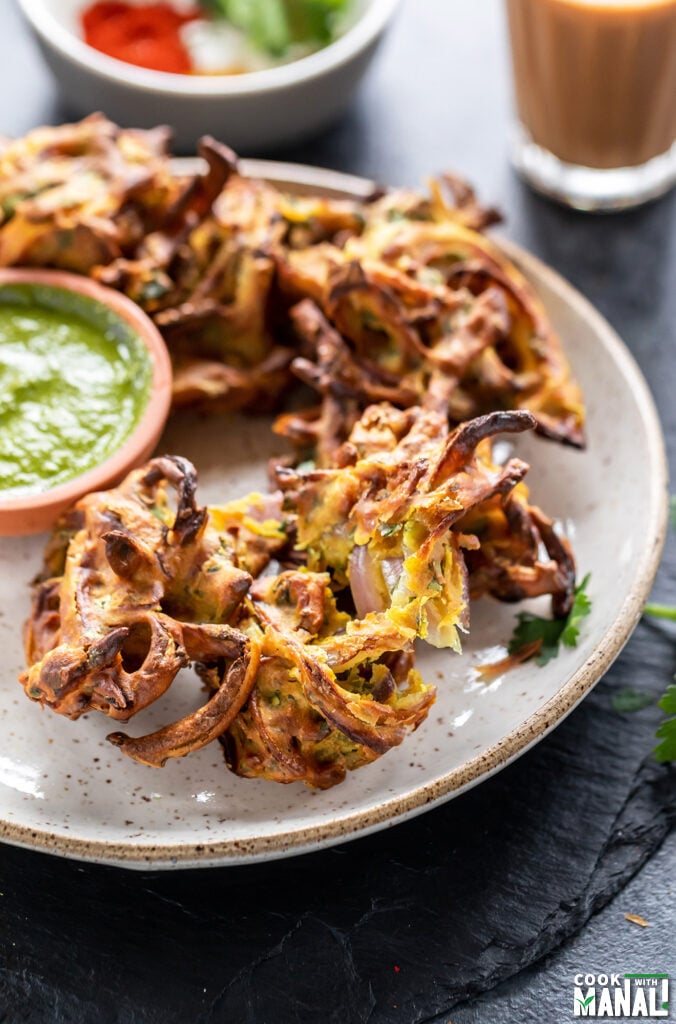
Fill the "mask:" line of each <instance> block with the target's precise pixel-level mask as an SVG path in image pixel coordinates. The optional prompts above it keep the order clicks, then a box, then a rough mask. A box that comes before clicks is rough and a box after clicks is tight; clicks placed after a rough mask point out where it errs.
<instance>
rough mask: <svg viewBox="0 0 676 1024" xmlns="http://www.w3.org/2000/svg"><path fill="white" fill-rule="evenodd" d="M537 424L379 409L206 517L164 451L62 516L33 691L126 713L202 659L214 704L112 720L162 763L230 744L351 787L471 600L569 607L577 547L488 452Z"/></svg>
mask: <svg viewBox="0 0 676 1024" xmlns="http://www.w3.org/2000/svg"><path fill="white" fill-rule="evenodd" d="M532 427H533V418H532V417H531V416H530V415H529V414H528V413H526V412H502V413H492V414H490V415H487V416H483V417H479V418H478V419H476V420H473V421H471V422H469V423H467V424H465V425H463V426H462V427H459V428H457V429H456V430H454V431H452V432H450V433H449V431H448V426H447V419H446V417H445V416H444V415H443V414H441V413H439V412H433V411H430V410H423V409H421V408H419V407H415V408H412V409H408V410H405V411H401V410H397V409H395V408H394V407H392V406H390V405H387V404H381V405H375V406H371V407H369V408H368V409H367V411H366V412H365V413H364V415H363V416H362V417H361V419H360V420H359V421H358V422H357V423H356V424H355V426H354V427H353V429H352V431H351V432H350V435H349V437H348V438H347V440H346V441H345V442H344V443H343V444H342V445H341V446H340V448H337V449H336V450H335V455H334V459H333V463H334V464H333V465H331V466H327V467H325V468H323V469H307V470H306V471H302V470H301V469H300V468H296V469H293V468H288V467H284V466H278V467H277V468H276V476H277V481H278V483H279V485H280V490H279V491H277V492H275V493H273V494H270V495H266V496H264V495H257V494H252V495H249V496H248V497H246V498H243V499H241V500H239V501H234V502H231V503H230V504H228V505H225V506H215V507H212V508H209V509H206V508H203V507H200V506H199V505H198V504H197V501H196V494H195V489H196V474H195V470H194V468H193V467H192V465H191V464H190V463H189V462H187V461H186V460H184V459H181V458H175V457H168V456H166V457H163V458H159V459H154V460H152V461H151V462H149V463H148V464H147V465H146V466H145V467H143V468H142V469H140V470H136V471H135V472H133V473H131V474H130V475H129V476H128V477H127V479H126V480H125V481H124V482H123V483H122V484H121V485H120V486H119V487H118V488H115V489H113V490H111V491H108V492H102V493H99V494H90V495H88V496H87V497H85V498H83V499H82V500H81V501H80V502H79V503H78V504H77V505H76V506H75V507H74V509H72V510H71V511H70V512H69V513H68V514H67V515H66V516H65V517H64V519H63V520H62V521H61V523H60V524H59V526H58V527H57V529H56V531H55V533H54V536H53V538H52V541H51V542H50V544H49V546H48V549H47V552H46V559H45V569H44V572H43V575H42V577H41V579H40V580H39V581H38V582H37V583H36V586H35V591H34V598H33V611H32V616H31V618H30V620H29V622H28V624H27V627H26V636H25V640H26V654H27V661H28V664H29V668H28V669H27V671H26V672H25V673H24V674H23V676H22V678H21V682H22V684H23V686H24V688H25V691H26V693H27V694H28V696H29V697H30V698H31V699H32V700H36V701H39V702H40V703H42V704H43V705H46V706H48V707H50V708H51V709H52V710H53V711H56V712H57V713H59V714H64V715H67V716H69V717H71V718H77V717H78V716H79V715H81V714H82V713H83V712H86V711H89V710H96V711H101V712H103V713H104V714H107V715H109V716H110V717H111V718H114V719H117V720H120V721H126V720H128V719H129V718H130V717H132V716H133V715H135V714H136V713H137V712H138V711H140V710H142V709H143V708H145V707H147V706H148V705H149V704H150V703H152V702H153V701H155V700H157V699H158V698H159V697H161V696H162V694H163V693H164V692H165V691H166V690H167V688H168V687H169V686H170V685H171V683H172V681H173V680H174V678H175V677H176V675H177V673H178V672H179V670H180V669H181V668H183V667H184V666H186V665H188V664H193V665H194V666H195V668H196V670H197V672H198V674H199V675H200V676H201V678H202V680H203V681H204V683H205V684H206V686H207V687H208V690H209V692H210V696H209V698H208V700H207V701H206V702H205V704H204V706H203V707H200V708H199V709H198V710H196V711H194V712H193V713H191V714H189V715H187V716H185V717H184V718H182V719H180V720H179V721H177V722H173V723H171V724H169V725H166V726H164V727H163V728H161V729H159V730H157V731H156V732H153V733H151V734H149V735H145V736H140V737H135V738H134V737H130V736H128V735H126V734H125V733H121V732H115V733H112V734H111V735H110V737H109V739H110V740H111V742H112V743H114V744H115V745H116V746H118V747H119V749H120V750H121V751H122V752H123V753H124V754H126V755H127V756H129V757H131V758H133V759H135V760H137V761H140V762H142V763H144V764H147V765H153V766H160V765H162V764H163V763H164V762H165V761H166V760H167V759H168V758H172V757H181V756H183V755H185V754H187V753H189V752H190V751H192V750H196V749H198V748H200V747H202V746H204V745H205V744H207V743H209V742H211V741H212V740H213V739H215V738H219V737H220V738H221V739H222V741H223V743H224V745H225V747H226V752H227V761H228V764H229V765H230V767H231V768H232V770H233V771H235V772H237V773H238V774H241V775H244V776H247V777H258V778H270V779H274V780H276V781H280V782H291V781H297V780H301V779H302V780H303V781H305V782H306V783H307V784H308V785H310V786H314V787H319V788H324V787H326V786H330V785H333V784H334V783H336V782H339V781H340V780H341V779H342V778H343V777H344V775H345V772H346V771H347V770H349V769H352V768H356V767H358V766H360V765H362V764H366V763H368V762H370V761H372V760H373V759H374V758H376V757H378V756H380V755H382V754H383V753H385V752H386V751H387V750H389V749H390V748H391V747H393V746H396V745H398V744H399V743H400V742H401V741H402V740H403V739H404V737H405V736H406V734H407V732H408V731H410V730H411V729H414V728H416V727H417V726H418V725H419V724H420V722H421V721H422V720H423V719H424V718H425V716H426V714H427V712H428V710H429V707H430V705H431V703H432V701H433V700H434V689H433V688H432V687H429V686H426V685H425V684H424V683H423V682H422V681H421V679H420V678H419V676H418V674H417V673H416V672H415V670H414V669H413V642H414V640H415V639H416V638H423V639H426V640H427V641H428V642H431V643H433V644H435V645H437V646H444V647H454V648H456V649H457V648H458V647H459V641H458V630H459V629H460V630H466V629H467V628H468V625H469V618H468V612H469V598H470V595H472V596H478V595H479V594H482V593H491V594H494V595H495V596H497V597H500V598H502V599H503V600H515V599H517V597H520V596H531V595H533V594H542V593H548V594H551V595H552V597H553V601H554V611H555V613H557V614H565V613H566V610H567V608H568V606H569V601H570V593H571V590H572V586H573V584H574V566H573V562H572V558H571V556H570V553H569V551H568V548H567V545H566V544H565V542H564V541H563V540H561V539H560V538H559V537H558V535H557V534H556V533H555V531H554V529H553V527H552V524H551V522H550V520H548V519H547V517H546V516H544V515H543V513H541V512H540V511H539V510H538V509H534V508H531V507H530V506H529V505H528V503H527V498H526V492H525V488H524V487H523V484H522V483H520V481H521V480H522V477H523V475H524V473H525V472H526V470H527V466H526V465H525V464H524V463H523V462H521V461H520V460H518V459H516V458H514V459H510V460H509V461H508V462H506V463H505V464H504V465H502V466H499V465H497V464H495V463H494V462H493V461H492V458H491V451H490V441H491V438H492V437H493V436H494V435H495V434H496V433H498V432H501V431H507V432H519V431H523V430H528V429H531V428H532ZM172 495H175V501H174V502H172ZM543 551H546V553H547V558H546V559H544V560H543V559H542V552H543Z"/></svg>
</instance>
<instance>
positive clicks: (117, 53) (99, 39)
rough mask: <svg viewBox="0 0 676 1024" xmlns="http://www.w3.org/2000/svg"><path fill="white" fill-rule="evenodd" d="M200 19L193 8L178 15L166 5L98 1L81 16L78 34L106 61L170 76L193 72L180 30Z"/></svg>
mask: <svg viewBox="0 0 676 1024" xmlns="http://www.w3.org/2000/svg"><path fill="white" fill-rule="evenodd" d="M203 17H204V12H203V11H200V10H199V9H198V8H197V7H195V8H194V9H191V10H189V11H188V12H182V11H178V10H176V8H175V7H173V6H172V5H171V4H169V3H147V4H129V3H122V2H117V0H98V2H96V3H93V4H91V5H90V6H89V7H87V8H86V9H85V10H84V12H83V14H82V31H83V35H84V40H85V42H86V43H87V44H88V46H92V47H93V48H94V49H95V50H99V51H100V52H101V53H105V54H106V55H107V56H108V57H115V58H116V59H117V60H122V61H125V62H126V63H127V64H136V65H137V66H138V67H142V68H149V69H150V70H151V71H166V72H169V73H170V74H177V75H189V74H191V73H192V71H193V67H192V62H191V59H190V54H189V53H188V50H187V48H186V46H185V44H184V43H183V40H182V38H181V29H182V28H183V26H184V25H187V24H188V23H189V22H191V21H195V20H198V19H201V18H203Z"/></svg>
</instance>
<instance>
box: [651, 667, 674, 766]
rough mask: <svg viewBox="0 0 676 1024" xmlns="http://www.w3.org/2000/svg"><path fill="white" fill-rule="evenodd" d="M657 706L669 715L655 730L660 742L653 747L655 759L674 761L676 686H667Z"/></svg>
mask: <svg viewBox="0 0 676 1024" xmlns="http://www.w3.org/2000/svg"><path fill="white" fill-rule="evenodd" d="M658 706H659V707H661V708H662V710H663V711H666V713H667V715H670V716H671V717H669V718H665V719H664V721H663V722H662V723H661V724H660V726H659V728H658V730H657V733H656V735H657V739H658V740H661V741H662V742H661V743H659V744H658V745H657V747H655V760H656V761H676V686H674V685H673V684H672V685H671V686H668V687H667V692H666V693H665V694H664V696H663V697H662V699H661V700H660V701H659V704H658Z"/></svg>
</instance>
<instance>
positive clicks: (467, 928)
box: [0, 0, 676, 1024]
mask: <svg viewBox="0 0 676 1024" xmlns="http://www.w3.org/2000/svg"><path fill="white" fill-rule="evenodd" d="M508 111H509V89H508V76H507V69H506V47H505V38H504V24H503V18H502V9H501V6H500V3H499V0H480V2H471V0H405V2H404V4H403V10H402V12H401V17H400V19H399V21H398V23H397V24H396V26H395V27H394V29H393V30H392V33H391V35H390V38H389V39H388V41H387V43H386V46H385V48H384V49H383V51H382V53H381V55H380V57H379V60H378V63H377V66H376V67H375V68H374V70H373V72H372V73H371V75H370V77H369V79H368V81H367V83H366V84H365V87H364V89H363V90H362V92H361V95H360V98H359V100H358V101H357V103H356V105H355V106H354V107H353V108H352V110H351V112H350V113H349V114H348V116H347V117H346V118H345V119H344V120H343V121H342V122H341V123H340V124H339V125H338V126H336V127H335V128H334V129H333V130H331V131H330V132H327V133H326V134H325V135H323V136H322V137H321V138H320V139H318V140H315V141H314V142H312V143H307V144H305V145H304V146H302V147H299V148H297V149H295V150H293V151H287V152H284V153H279V152H278V153H275V154H272V155H274V156H279V157H282V158H285V159H295V160H299V161H304V162H308V163H310V162H312V163H319V164H323V165H325V166H333V167H337V168H339V169H344V170H349V171H352V172H355V173H363V174H367V175H369V176H372V177H376V178H379V179H381V180H383V181H385V182H388V183H392V184H409V185H413V184H418V183H421V182H422V181H423V180H424V178H425V176H427V175H429V174H431V173H434V172H435V171H438V170H441V169H444V168H453V169H454V170H457V171H458V172H460V173H462V174H464V175H465V176H466V177H468V178H469V179H470V180H472V181H473V182H474V183H475V184H477V185H478V186H479V189H480V192H481V194H482V196H483V197H485V198H486V200H488V201H490V202H497V203H499V204H500V205H501V206H502V208H503V209H504V210H506V211H508V213H509V219H508V223H507V226H506V228H504V229H503V230H504V231H505V232H506V234H507V235H508V236H509V237H511V238H514V239H515V240H516V241H518V242H520V243H521V244H524V245H525V246H526V247H528V248H530V249H531V250H532V251H534V252H536V253H537V254H538V255H540V256H541V257H543V258H544V259H545V260H546V261H547V262H549V263H550V264H551V265H552V266H554V267H555V268H556V269H558V270H559V271H560V272H561V273H563V274H564V276H566V277H568V278H569V279H570V280H571V281H572V282H573V283H574V284H575V285H576V286H577V287H578V288H580V290H581V291H583V292H584V293H585V294H586V295H588V296H589V298H590V299H591V300H592V301H593V302H594V303H595V304H596V305H597V306H598V307H599V308H600V309H601V311H602V312H603V313H604V314H605V315H606V316H607V317H608V319H609V320H610V321H611V322H612V323H613V324H614V325H615V326H616V327H617V328H618V330H619V331H620V333H621V334H622V336H623V337H624V339H625V340H626V342H627V344H628V345H629V347H630V348H631V349H632V351H633V352H634V354H635V355H636V357H637V359H638V361H639V363H640V364H641V366H642V368H643V370H644V372H645V374H646V376H647V378H648V381H649V383H650V385H651V387H652V389H653V392H654V394H655V397H656V400H657V403H658V406H659V409H660V412H661V415H662V419H663V424H664V429H665V433H666V436H667V441H668V443H669V444H670V449H671V456H672V465H673V457H674V453H675V451H676V449H675V448H674V442H675V441H676V404H675V403H674V399H673V395H674V385H675V384H676V355H675V351H674V348H675V343H676V330H675V329H674V323H676V298H675V290H676V289H675V287H674V285H675V284H676V256H675V254H674V229H675V227H676V196H675V195H673V194H672V195H671V196H670V197H667V198H666V199H663V200H661V201H660V202H658V203H655V204H653V205H651V206H648V207H645V208H643V209H641V210H638V211H635V212H631V213H626V214H623V215H618V216H606V217H594V218H592V217H587V216H584V215H581V214H576V213H573V212H570V211H566V210H563V209H560V208H558V207H556V206H554V205H552V204H550V203H548V202H546V201H545V200H542V199H540V198H538V197H536V196H534V195H532V194H531V193H530V192H529V191H528V189H526V188H525V187H524V186H523V185H522V184H521V183H520V182H518V181H517V180H516V179H515V178H514V176H513V175H512V173H511V172H510V170H509V168H508V165H507V161H506V130H507V123H508V116H509V115H508ZM65 116H66V112H64V111H62V110H61V109H60V107H59V105H58V102H57V100H56V97H55V93H54V89H53V85H52V83H51V80H50V79H49V77H48V75H47V73H46V72H45V71H44V69H43V67H42V65H41V63H40V61H39V59H38V57H37V54H36V52H35V51H34V49H33V47H32V45H31V44H30V42H29V41H28V39H27V36H26V33H25V30H24V29H23V27H22V25H21V23H20V20H19V17H18V15H17V12H16V10H15V7H14V4H13V0H3V2H2V4H1V5H0V132H2V133H5V134H16V133H21V132H23V131H25V130H27V129H28V128H30V127H32V126H34V125H35V124H38V123H42V122H49V121H52V122H58V121H59V120H63V119H64V117H65ZM251 155H254V154H251ZM610 514H612V503H609V515H610ZM637 528H638V529H640V523H637ZM656 596H657V597H658V598H660V599H662V600H669V599H671V600H675V601H676V546H675V544H674V542H673V541H671V542H670V543H669V544H668V545H667V551H666V553H665V559H664V562H663V566H662V569H661V571H660V575H659V577H658V582H657V585H656ZM675 671H676V634H675V633H674V632H673V631H670V629H669V628H668V627H665V626H661V625H659V626H658V625H655V624H652V623H642V624H641V625H640V626H639V628H638V629H637V631H636V633H635V634H634V636H633V638H632V639H631V641H630V642H629V644H628V645H627V647H626V649H625V651H624V652H623V654H622V655H621V656H620V658H619V659H618V661H617V662H616V663H615V665H614V666H613V668H612V669H611V671H610V672H609V673H608V675H607V676H606V678H605V679H604V680H603V681H602V682H601V683H600V684H599V685H598V687H597V688H596V689H595V691H594V692H593V693H592V694H591V695H590V696H589V697H588V698H587V699H586V700H585V701H584V702H583V704H582V705H581V706H580V707H579V708H578V709H577V710H576V711H575V712H574V713H573V714H572V715H571V716H570V717H569V718H568V719H567V720H566V721H565V722H564V723H563V724H562V725H561V726H560V727H559V728H558V729H557V730H556V731H555V732H554V733H553V734H552V735H551V736H550V737H548V738H547V739H546V740H544V741H543V742H542V743H541V744H540V745H539V746H538V747H536V748H535V749H534V750H532V751H531V752H530V753H528V754H526V755H525V756H524V757H522V758H521V759H520V760H519V761H518V762H517V763H515V764H514V765H512V766H511V767H510V768H508V769H506V770H505V771H503V772H502V773H501V774H499V775H498V776H496V777H494V778H493V779H491V780H489V781H488V782H486V783H484V784H483V785H481V786H480V787H478V788H477V789H475V790H473V791H472V792H470V793H468V794H466V795H465V796H463V797H461V798H459V799H457V800H455V801H453V802H451V803H449V804H447V805H445V806H444V807H441V808H439V809H436V810H434V811H431V812H429V813H428V814H426V815H424V816H422V817H420V818H418V819H416V820H414V821H411V822H408V823H406V824H403V825H400V826H397V827H396V828H393V829H390V830H387V831H384V832H381V833H379V834H377V835H374V836H371V837H367V838H364V839H361V840H358V841H355V842H353V843H349V844H346V845H343V846H339V847H336V848H334V849H332V850H328V851H324V852H321V853H318V854H312V855H307V856H304V857H300V858H295V859H291V860H288V861H284V862H275V863H270V864H267V865H255V866H250V867H243V868H228V869H220V870H202V871H190V872H173V873H152V872H143V873H140V874H137V873H128V872H124V871H120V870H116V869H112V868H104V867H97V866H93V865H82V864H77V863H74V862H68V861H64V860H60V859H57V858H51V857H48V856H45V855H42V854H36V853H29V852H27V851H24V850H19V849H14V848H11V847H8V846H3V847H0V1024H5V1022H6V1024H19V1022H30V1024H46V1022H58V1024H61V1022H64V1024H65V1022H71V1021H72V1022H77V1024H89V1022H92V1024H94V1022H96V1024H99V1022H103V1024H107V1022H111V1024H112V1022H115V1024H128V1022H129V1024H132V1022H133V1024H136V1022H139V1024H155V1022H157V1024H174V1022H179V1021H180V1022H181V1024H192V1022H195V1024H286V1022H289V1024H333V1022H335V1024H361V1022H369V1024H423V1022H428V1024H442V1022H444V1024H446V1022H449V1021H450V1020H451V1019H452V1021H453V1022H454V1024H474V1022H479V1021H481V1022H489V1024H502V1022H505V1024H506V1022H512V1021H514V1020H520V1021H546V1022H548V1024H559V1022H562V1021H566V1020H568V1019H570V1018H572V977H573V975H574V974H575V973H577V972H578V971H585V972H586V971H601V970H608V971H609V970H615V971H617V970H619V971H622V972H624V971H665V970H666V971H669V970H671V971H672V974H673V972H674V968H675V967H676V964H675V963H674V936H675V935H676V921H675V917H674V908H673V894H672V889H671V885H672V880H673V878H674V866H675V861H676V856H675V855H676V842H675V841H674V839H675V837H674V836H673V834H672V835H671V836H670V837H669V838H668V839H667V841H666V842H664V843H663V840H664V839H665V837H666V836H667V833H668V832H669V828H670V824H673V820H674V814H675V812H676V806H675V804H676V801H675V789H676V787H674V776H673V772H672V771H670V770H668V769H666V768H662V767H659V766H657V765H656V764H655V763H654V762H653V761H652V759H651V757H650V751H651V748H652V746H653V738H654V732H655V728H656V725H657V722H658V721H659V712H658V711H657V709H656V708H655V707H648V708H646V709H644V710H643V711H640V712H638V713H635V714H632V715H628V714H627V715H620V714H618V713H617V712H615V711H614V710H613V708H612V698H613V695H614V694H616V693H617V692H618V691H619V690H620V689H622V688H623V687H627V686H631V687H634V688H640V689H642V690H645V691H646V692H648V693H651V694H654V695H655V696H657V695H658V694H659V693H660V692H661V691H662V690H663V689H664V688H665V686H666V685H667V683H668V681H669V680H670V678H671V676H672V675H673V674H674V672H675ZM0 743H1V739H0ZM661 844H663V845H661ZM660 846H661V848H660ZM656 851H657V852H656ZM646 862H647V863H646ZM639 869H642V870H641V871H640V872H639V873H638V874H637V875H636V877H635V878H634V880H633V881H632V882H631V884H630V885H629V887H628V888H626V889H624V890H623V886H625V884H626V883H627V881H628V880H629V879H630V878H632V876H633V875H635V873H636V872H637V871H639ZM621 890H623V891H621ZM618 892H619V893H620V895H616V894H617V893H618ZM613 897H615V898H614V899H613ZM609 901H611V902H609ZM604 906H605V907H606V909H605V910H603V911H602V912H601V913H597V912H598V911H599V910H600V909H601V908H602V907H604ZM626 912H630V913H638V914H642V915H643V916H644V917H646V918H647V919H648V920H649V921H650V923H651V927H650V928H647V929H641V928H637V927H636V926H635V925H632V924H629V923H628V922H627V921H626V920H625V918H624V916H623V915H624V913H626ZM580 929H581V930H580ZM576 933H578V934H577V935H576ZM574 935H575V938H572V939H571V936H574ZM562 944H563V945H562ZM557 947H559V948H558V949H557ZM554 950H556V952H552V951H554ZM503 979H510V980H508V981H503V983H502V984H498V983H499V982H501V981H502V980H503ZM496 985H497V987H495V986H496ZM482 993H483V994H482ZM468 999H469V1000H470V1001H469V1002H468V1001H467V1000H468ZM672 1002H673V999H672Z"/></svg>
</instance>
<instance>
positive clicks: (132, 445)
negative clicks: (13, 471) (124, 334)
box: [0, 269, 172, 537]
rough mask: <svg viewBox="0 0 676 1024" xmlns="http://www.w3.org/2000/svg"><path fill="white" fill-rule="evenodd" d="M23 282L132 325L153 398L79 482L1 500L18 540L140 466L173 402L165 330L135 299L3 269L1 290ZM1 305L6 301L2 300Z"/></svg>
mask: <svg viewBox="0 0 676 1024" xmlns="http://www.w3.org/2000/svg"><path fill="white" fill-rule="evenodd" d="M13 284H23V285H38V286H46V287H48V288H54V289H58V290H61V291H65V292H70V293H71V294H72V293H76V294H78V295H82V296H84V297H85V298H87V299H93V300H94V301H95V302H97V303H99V304H100V305H102V306H105V307H107V309H108V310H110V311H112V313H113V314H114V316H115V317H117V318H118V319H120V320H123V321H125V322H126V324H128V325H129V326H130V327H131V328H132V329H133V331H134V332H135V334H136V335H137V336H138V338H139V340H140V342H141V343H142V344H143V345H145V347H146V349H147V351H148V355H149V357H150V364H151V373H152V376H151V384H150V397H149V399H148V403H147V405H146V407H145V409H144V411H143V413H142V415H141V419H140V420H139V422H138V424H137V425H136V427H135V428H134V430H133V431H132V433H131V434H130V436H129V437H128V438H127V440H126V441H125V442H124V443H123V444H122V445H121V447H120V448H118V449H117V451H115V452H114V453H113V454H112V455H111V456H110V457H109V458H107V459H106V460H105V461H104V462H102V463H100V465H98V466H96V467H95V468H94V469H90V470H87V472H85V473H82V474H81V475H80V476H77V477H75V478H74V479H73V480H68V481H67V482H66V483H64V484H58V485H57V486H56V487H52V488H51V489H49V490H47V491H43V492H41V493H38V494H26V495H18V496H16V497H12V498H7V499H4V500H3V499H2V497H1V496H0V536H4V537H15V536H19V535H21V534H27V533H39V532H40V531H41V530H46V529H48V528H49V527H50V526H51V525H52V523H53V522H54V520H55V519H56V518H57V517H58V516H59V515H60V513H61V512H63V511H64V510H65V509H66V508H68V506H69V505H72V504H73V503H74V502H75V501H77V500H78V498H81V497H82V495H83V494H87V493H88V492H89V491H97V490H101V489H103V488H105V487H109V486H110V485H112V484H115V483H117V482H118V481H119V480H121V479H122V477H123V476H125V475H126V474H127V473H128V472H129V470H131V469H133V468H134V467H135V466H138V465H140V464H141V463H142V462H143V461H144V460H145V459H146V458H148V456H149V455H150V453H151V452H152V451H153V449H154V448H155V445H156V444H157V442H158V440H159V437H160V434H161V432H162V429H163V428H164V424H165V422H166V419H167V416H168V414H169V406H170V404H171V378H172V374H171V361H170V359H169V353H168V352H167V348H166V346H165V344H164V341H163V340H162V336H161V334H160V332H159V331H158V330H157V328H156V327H155V325H154V324H153V322H152V321H151V320H150V319H149V318H148V317H147V316H146V314H145V313H144V312H143V311H142V310H141V309H139V307H138V306H136V305H135V304H134V303H133V302H132V301H131V300H130V299H128V298H126V297H125V296H124V295H120V294H119V293H118V292H115V291H113V290H112V289H111V288H106V287H104V286H103V285H100V284H97V283H96V282H95V281H91V280H89V278H86V277H79V276H78V275H76V274H67V273H63V272H62V271H57V270H30V269H25V270H24V269H22V270H0V289H1V288H3V287H6V286H7V285H13ZM0 301H1V300H0Z"/></svg>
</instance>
